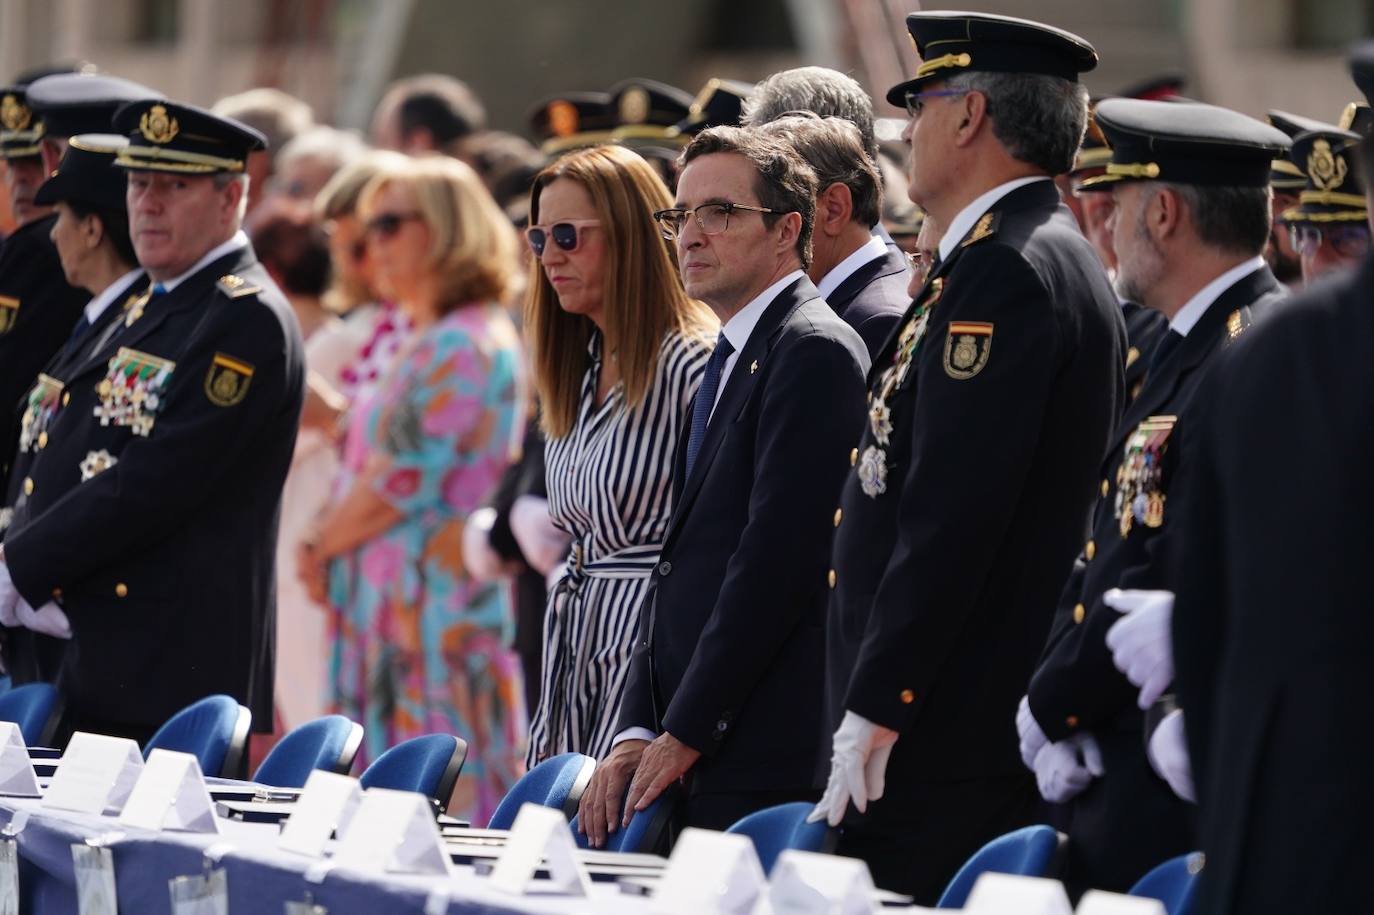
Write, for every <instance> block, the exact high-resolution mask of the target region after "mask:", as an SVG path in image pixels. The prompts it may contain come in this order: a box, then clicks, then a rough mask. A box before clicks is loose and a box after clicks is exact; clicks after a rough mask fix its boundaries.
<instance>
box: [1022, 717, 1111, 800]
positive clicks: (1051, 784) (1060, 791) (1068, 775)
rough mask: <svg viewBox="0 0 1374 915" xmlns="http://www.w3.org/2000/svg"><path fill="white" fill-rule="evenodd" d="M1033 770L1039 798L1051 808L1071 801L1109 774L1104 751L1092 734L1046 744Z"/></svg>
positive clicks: (1036, 759)
mask: <svg viewBox="0 0 1374 915" xmlns="http://www.w3.org/2000/svg"><path fill="white" fill-rule="evenodd" d="M1034 769H1035V782H1036V784H1037V785H1039V787H1040V796H1041V797H1043V798H1044V799H1045V800H1047V801H1049V802H1050V803H1051V804H1062V803H1064V802H1065V801H1068V800H1071V799H1072V798H1074V797H1075V796H1077V795H1078V794H1081V793H1082V792H1083V789H1085V788H1087V787H1088V785H1089V784H1090V783H1091V782H1092V780H1093V779H1094V778H1100V777H1101V776H1102V775H1104V774H1105V773H1106V771H1107V770H1106V768H1105V767H1104V766H1103V765H1102V750H1101V748H1100V747H1098V745H1097V741H1096V740H1094V739H1093V737H1092V735H1091V734H1075V735H1074V736H1073V737H1070V738H1069V739H1068V740H1061V741H1059V742H1058V743H1047V744H1045V745H1044V746H1043V747H1041V748H1040V752H1039V753H1037V754H1036V755H1035V766H1034Z"/></svg>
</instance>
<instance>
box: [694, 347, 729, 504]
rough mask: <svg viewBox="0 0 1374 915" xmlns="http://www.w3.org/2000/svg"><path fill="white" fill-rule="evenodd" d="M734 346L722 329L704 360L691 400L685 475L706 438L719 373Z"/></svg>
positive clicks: (718, 386)
mask: <svg viewBox="0 0 1374 915" xmlns="http://www.w3.org/2000/svg"><path fill="white" fill-rule="evenodd" d="M734 351H735V348H734V347H733V346H731V345H730V341H729V340H727V339H725V333H724V332H723V331H722V332H721V335H720V339H718V340H717V341H716V349H715V352H713V353H711V358H710V359H708V360H707V361H706V371H705V372H704V373H703V374H702V376H701V387H699V388H697V398H696V400H694V401H692V429H691V431H690V432H689V433H688V434H687V477H688V478H689V479H690V478H691V476H692V467H693V465H695V464H696V462H697V452H698V451H700V450H701V442H702V440H703V439H704V438H706V424H707V422H709V421H710V419H711V409H712V408H713V407H715V405H716V391H718V390H719V389H720V373H721V370H722V369H724V368H725V360H726V359H729V358H730V354H731V353H733V352H734Z"/></svg>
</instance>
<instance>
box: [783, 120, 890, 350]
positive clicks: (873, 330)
mask: <svg viewBox="0 0 1374 915" xmlns="http://www.w3.org/2000/svg"><path fill="white" fill-rule="evenodd" d="M760 129H761V130H763V131H765V132H767V133H770V134H771V135H772V136H775V137H777V138H778V139H779V140H782V141H783V142H786V143H790V144H791V145H792V148H793V149H795V150H796V151H797V152H798V154H800V155H801V157H802V158H803V159H805V160H806V164H807V165H809V166H811V170H812V171H814V172H815V173H816V188H817V190H816V229H815V232H814V233H813V234H812V240H811V248H812V255H811V266H810V267H809V268H808V269H807V271H806V273H807V276H809V277H810V278H811V281H812V282H814V283H815V284H816V288H817V289H818V290H820V293H821V295H822V296H823V297H824V298H825V300H826V302H828V303H829V304H830V307H831V308H833V309H834V310H835V314H837V315H839V316H840V317H841V318H844V320H845V323H847V324H848V325H849V326H850V327H852V328H854V329H855V330H856V331H858V332H859V336H860V337H862V338H863V341H864V345H865V346H867V347H868V354H869V356H870V357H873V356H877V355H878V351H879V350H880V349H882V346H883V343H885V342H886V341H887V338H888V335H889V334H890V333H892V329H893V328H894V327H896V326H897V320H898V319H899V318H900V317H901V316H902V314H903V312H905V311H906V308H907V306H908V305H910V304H911V296H910V295H908V294H907V281H908V280H909V279H910V275H911V270H910V264H909V262H908V261H907V259H906V256H905V255H904V254H902V253H901V252H900V251H895V250H893V249H891V248H889V247H888V246H887V245H886V244H884V243H883V240H882V239H881V238H880V237H878V236H877V235H874V234H873V230H872V226H873V223H874V221H875V220H877V219H878V217H879V214H880V213H881V212H882V201H883V189H882V181H881V179H880V178H879V177H878V167H877V165H876V164H875V163H874V162H873V160H872V159H870V158H869V157H868V153H866V152H864V147H863V138H862V137H861V136H860V134H859V129H858V128H857V127H855V126H854V125H853V124H852V123H850V122H849V121H845V120H842V119H840V118H809V117H799V116H798V117H786V118H780V119H778V120H776V121H769V122H768V123H767V124H765V125H764V126H763V127H761V128H760Z"/></svg>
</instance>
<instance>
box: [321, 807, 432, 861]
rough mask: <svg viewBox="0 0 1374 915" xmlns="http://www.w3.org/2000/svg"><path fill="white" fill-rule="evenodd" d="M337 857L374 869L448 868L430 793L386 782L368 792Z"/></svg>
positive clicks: (345, 834) (340, 844)
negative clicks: (392, 787)
mask: <svg viewBox="0 0 1374 915" xmlns="http://www.w3.org/2000/svg"><path fill="white" fill-rule="evenodd" d="M333 861H334V863H335V864H336V865H338V866H339V867H351V868H355V869H357V870H361V871H367V872H369V873H402V874H447V873H449V859H448V854H447V853H446V852H445V851H444V843H443V840H442V839H441V838H440V837H439V826H438V824H436V823H435V822H434V811H433V808H431V807H430V803H429V798H427V797H425V796H424V795H423V794H416V793H414V792H412V791H392V790H390V789H387V788H373V789H371V790H369V791H364V792H363V802H362V803H361V804H359V805H358V812H357V813H355V814H354V815H353V819H352V821H351V822H350V823H349V824H348V830H347V832H345V833H344V837H343V840H342V841H340V843H339V847H338V850H337V851H335V852H334V858H333Z"/></svg>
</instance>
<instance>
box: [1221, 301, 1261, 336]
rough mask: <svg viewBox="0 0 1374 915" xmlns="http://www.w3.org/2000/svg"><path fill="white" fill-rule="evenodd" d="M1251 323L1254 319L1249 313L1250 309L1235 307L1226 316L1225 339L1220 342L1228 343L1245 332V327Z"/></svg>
mask: <svg viewBox="0 0 1374 915" xmlns="http://www.w3.org/2000/svg"><path fill="white" fill-rule="evenodd" d="M1253 323H1255V319H1254V315H1252V314H1251V313H1250V309H1248V308H1237V309H1236V310H1235V311H1233V312H1231V313H1230V314H1229V315H1227V316H1226V339H1225V340H1224V341H1222V342H1223V343H1230V342H1231V341H1232V340H1235V339H1236V338H1237V337H1239V336H1240V335H1241V334H1243V333H1245V331H1246V329H1248V328H1249V327H1250V325H1251V324H1253Z"/></svg>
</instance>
